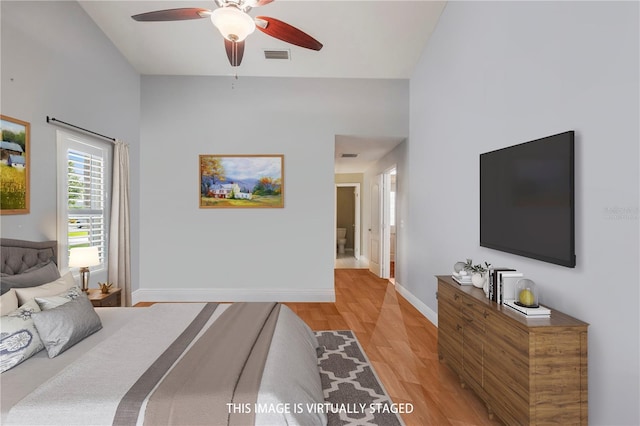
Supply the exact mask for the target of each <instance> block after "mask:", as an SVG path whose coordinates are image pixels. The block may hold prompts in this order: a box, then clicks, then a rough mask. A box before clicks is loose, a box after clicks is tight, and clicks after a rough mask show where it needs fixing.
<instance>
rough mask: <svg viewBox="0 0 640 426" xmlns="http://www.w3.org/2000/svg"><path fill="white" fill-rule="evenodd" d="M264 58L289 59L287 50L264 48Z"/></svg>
mask: <svg viewBox="0 0 640 426" xmlns="http://www.w3.org/2000/svg"><path fill="white" fill-rule="evenodd" d="M264 58H265V59H291V58H290V57H289V50H288V49H283V50H265V51H264Z"/></svg>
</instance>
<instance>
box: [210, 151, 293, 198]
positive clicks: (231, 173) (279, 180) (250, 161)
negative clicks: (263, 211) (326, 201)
mask: <svg viewBox="0 0 640 426" xmlns="http://www.w3.org/2000/svg"><path fill="white" fill-rule="evenodd" d="M199 204H200V208H201V209H216V208H283V207H284V155H281V154H276V155H266V154H260V155H218V154H209V155H204V154H203V155H200V203H199Z"/></svg>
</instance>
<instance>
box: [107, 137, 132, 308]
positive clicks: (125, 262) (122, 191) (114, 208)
mask: <svg viewBox="0 0 640 426" xmlns="http://www.w3.org/2000/svg"><path fill="white" fill-rule="evenodd" d="M112 186H113V190H112V195H111V221H110V227H109V282H112V283H113V285H114V286H115V287H120V288H121V289H122V306H131V246H130V235H129V223H130V219H129V145H127V144H125V143H124V142H122V141H119V140H117V141H116V142H115V145H114V149H113V181H112Z"/></svg>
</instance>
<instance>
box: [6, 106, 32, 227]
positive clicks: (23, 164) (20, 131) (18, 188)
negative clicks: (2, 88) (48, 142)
mask: <svg viewBox="0 0 640 426" xmlns="http://www.w3.org/2000/svg"><path fill="white" fill-rule="evenodd" d="M30 127H31V125H30V124H29V123H28V122H26V121H22V120H18V119H17V118H13V117H8V116H6V115H0V131H1V134H2V141H1V142H0V214H3V215H4V214H27V213H29V174H30V170H31V168H30V165H29V157H30V151H29V149H30V148H29V131H30Z"/></svg>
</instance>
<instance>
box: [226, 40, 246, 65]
mask: <svg viewBox="0 0 640 426" xmlns="http://www.w3.org/2000/svg"><path fill="white" fill-rule="evenodd" d="M224 48H225V50H226V51H227V58H229V63H230V64H231V66H232V67H237V66H239V65H240V62H242V55H244V40H242V41H229V40H227V39H226V38H225V39H224Z"/></svg>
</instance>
